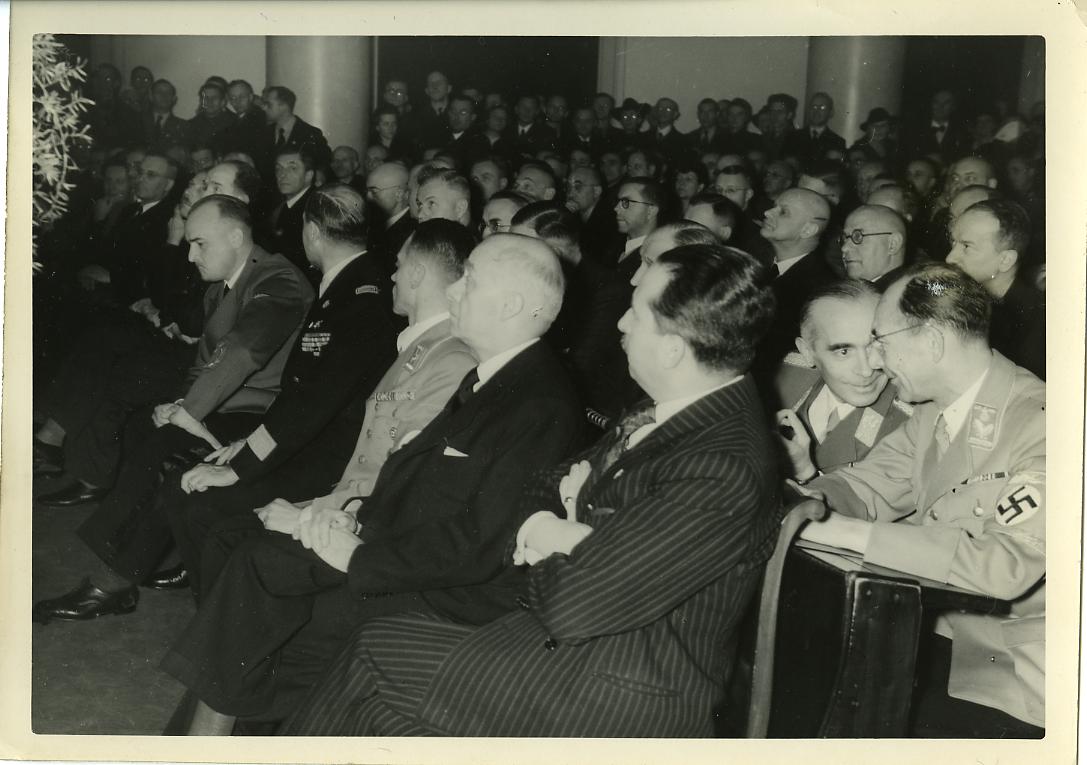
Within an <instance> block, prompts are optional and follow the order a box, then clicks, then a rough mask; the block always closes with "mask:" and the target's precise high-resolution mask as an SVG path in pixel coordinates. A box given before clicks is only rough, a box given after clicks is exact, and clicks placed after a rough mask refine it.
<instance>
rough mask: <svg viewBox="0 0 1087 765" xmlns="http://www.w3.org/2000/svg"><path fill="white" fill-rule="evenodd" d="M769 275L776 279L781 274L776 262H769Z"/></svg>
mask: <svg viewBox="0 0 1087 765" xmlns="http://www.w3.org/2000/svg"><path fill="white" fill-rule="evenodd" d="M770 276H771V277H773V278H774V279H777V278H778V277H779V276H781V269H780V268H778V264H777V263H771V264H770Z"/></svg>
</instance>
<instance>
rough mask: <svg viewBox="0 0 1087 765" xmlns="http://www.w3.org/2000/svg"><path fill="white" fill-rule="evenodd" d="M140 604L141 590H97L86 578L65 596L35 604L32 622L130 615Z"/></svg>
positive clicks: (133, 588)
mask: <svg viewBox="0 0 1087 765" xmlns="http://www.w3.org/2000/svg"><path fill="white" fill-rule="evenodd" d="M139 602H140V591H139V589H138V588H136V587H129V588H128V589H126V590H122V591H120V592H105V591H103V590H100V589H98V588H97V587H95V586H94V585H93V584H91V580H90V579H89V578H87V579H84V580H83V581H82V582H81V583H80V585H79V586H78V587H76V588H75V589H74V590H72V591H71V592H69V593H67V594H66V595H61V596H60V597H59V598H52V599H50V600H40V601H38V602H37V603H35V604H34V621H36V622H41V623H42V624H48V623H49V621H50V620H52V619H60V620H62V621H82V620H84V619H95V618H97V617H99V616H107V615H109V614H130V613H132V612H133V611H135V610H136V604H137V603H139Z"/></svg>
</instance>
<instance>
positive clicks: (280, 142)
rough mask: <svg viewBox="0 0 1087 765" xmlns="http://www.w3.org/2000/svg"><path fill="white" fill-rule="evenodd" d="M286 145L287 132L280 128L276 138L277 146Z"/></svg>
mask: <svg viewBox="0 0 1087 765" xmlns="http://www.w3.org/2000/svg"><path fill="white" fill-rule="evenodd" d="M285 143H287V131H286V130H284V129H283V128H280V129H279V134H278V135H277V136H276V146H282V145H283V144H285Z"/></svg>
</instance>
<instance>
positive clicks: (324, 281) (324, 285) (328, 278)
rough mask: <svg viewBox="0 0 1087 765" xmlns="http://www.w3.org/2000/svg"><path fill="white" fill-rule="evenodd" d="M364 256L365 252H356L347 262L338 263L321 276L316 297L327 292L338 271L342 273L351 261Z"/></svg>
mask: <svg viewBox="0 0 1087 765" xmlns="http://www.w3.org/2000/svg"><path fill="white" fill-rule="evenodd" d="M365 254H366V250H360V251H359V252H356V253H355V254H354V255H352V256H351V257H349V258H348V259H347V260H342V261H340V262H339V263H337V264H336V265H334V266H333V267H332V268H330V269H328V270H327V271H325V272H324V273H323V274H321V284H320V286H318V287H317V297H322V296H323V295H324V294H325V290H327V289H328V286H329V285H330V284H332V280H333V279H335V278H336V277H337V276H338V275H339V273H340V271H343V270H344V269H345V268H347V266H348V264H350V263H351V261H353V260H357V259H358V258H359V257H360V256H362V255H365Z"/></svg>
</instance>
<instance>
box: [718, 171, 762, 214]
mask: <svg viewBox="0 0 1087 765" xmlns="http://www.w3.org/2000/svg"><path fill="white" fill-rule="evenodd" d="M713 187H714V188H715V189H716V190H717V193H718V194H720V195H721V196H723V197H725V198H726V199H728V200H729V201H731V202H732V203H733V204H735V205H736V206H737V207H739V208H740V209H741V210H746V209H747V205H748V203H749V202H750V201H751V198H752V197H753V196H754V195H755V192H754V190H753V189H752V188H751V184H750V183H749V182H748V180H747V177H746V176H744V175H741V174H739V173H737V174H731V173H718V175H717V179H716V180H714V182H713Z"/></svg>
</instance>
